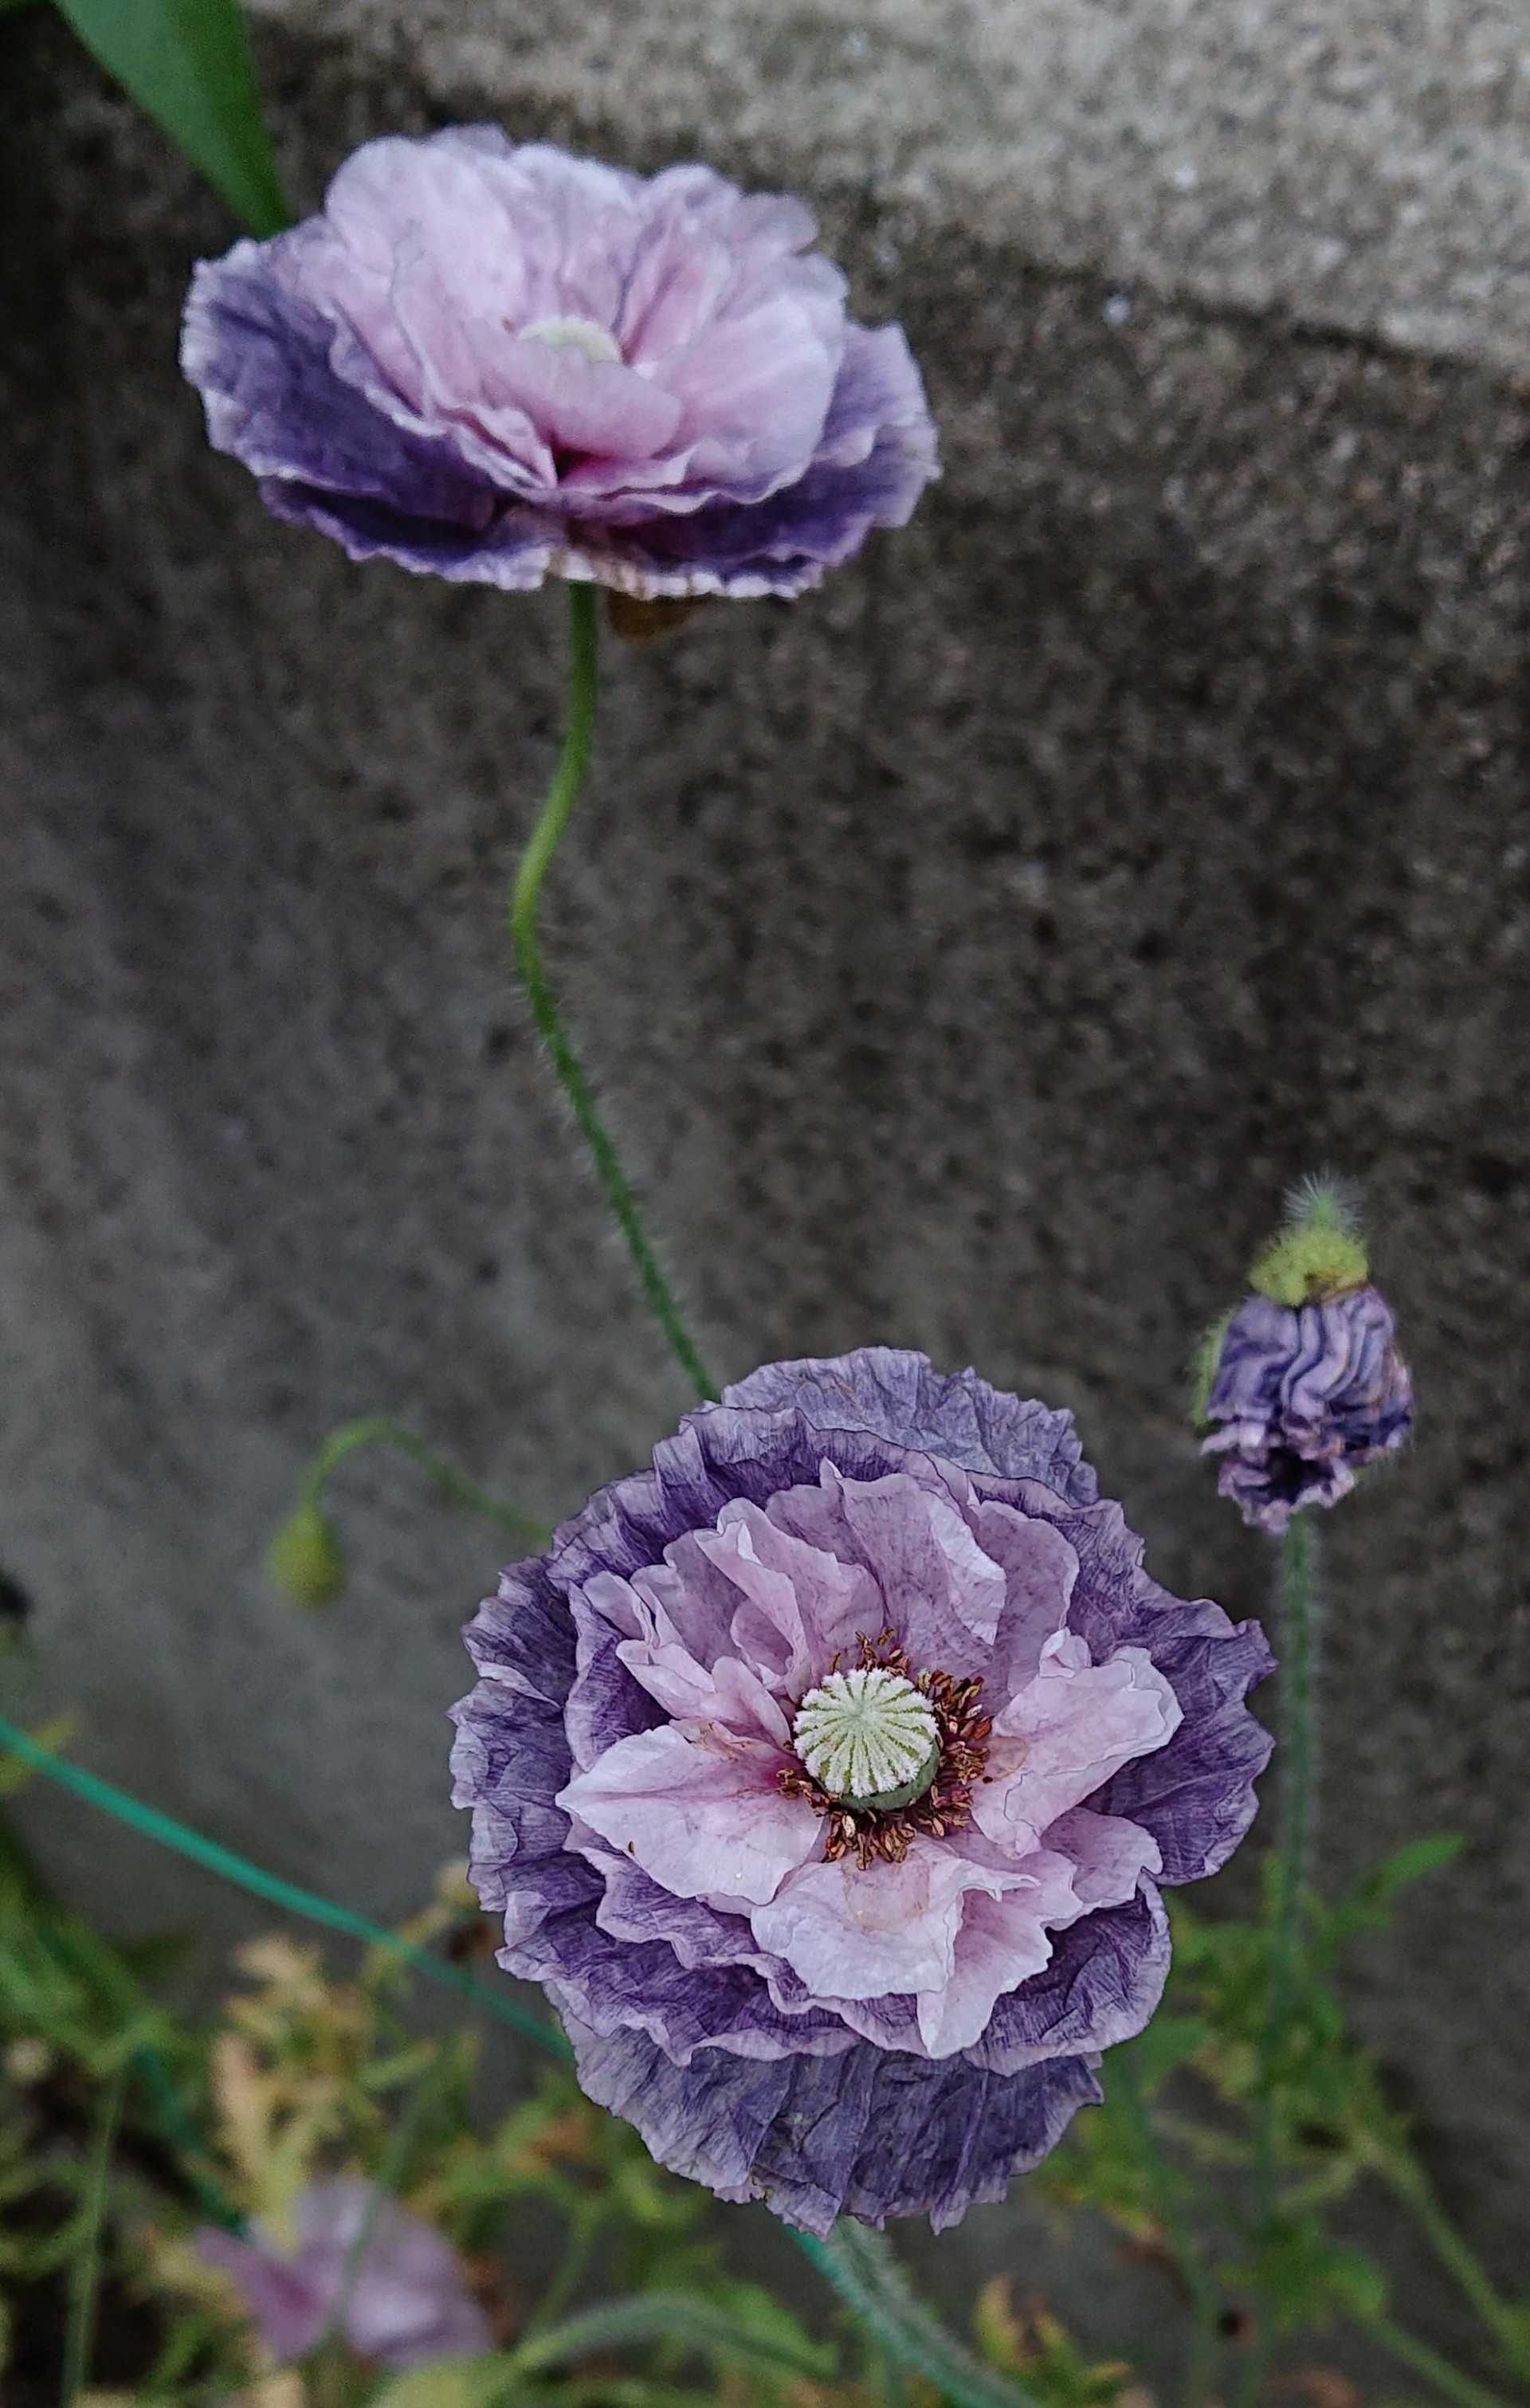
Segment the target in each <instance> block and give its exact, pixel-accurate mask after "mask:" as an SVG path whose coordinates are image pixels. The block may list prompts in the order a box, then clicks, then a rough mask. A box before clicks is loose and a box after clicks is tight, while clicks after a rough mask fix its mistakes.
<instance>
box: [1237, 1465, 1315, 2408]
mask: <svg viewBox="0 0 1530 2408" xmlns="http://www.w3.org/2000/svg"><path fill="white" fill-rule="evenodd" d="M1276 1602H1277V1628H1278V1631H1279V1633H1280V1650H1281V1654H1280V1748H1281V1756H1280V1762H1281V1780H1280V1827H1279V1833H1278V1837H1277V1841H1276V1849H1275V1867H1274V1881H1273V1884H1272V1886H1271V1891H1270V1901H1269V1909H1268V1934H1269V1958H1268V1967H1269V1970H1268V1987H1267V1990H1266V1994H1265V2021H1264V2027H1263V2029H1262V2030H1261V2032H1260V2036H1259V2087H1258V2101H1259V2104H1258V2112H1257V2120H1256V2123H1255V2127H1254V2172H1255V2179H1256V2185H1257V2206H1258V2216H1259V2227H1260V2234H1261V2238H1262V2239H1264V2240H1265V2241H1266V2242H1267V2241H1268V2240H1269V2238H1270V2237H1271V2234H1272V2232H1273V2230H1274V2229H1275V2226H1276V2223H1277V2221H1278V2218H1279V2214H1280V2109H1279V2106H1278V2104H1277V2100H1276V2090H1277V2086H1278V2084H1279V2081H1280V2069H1281V2064H1282V2061H1283V2058H1284V2055H1285V2046H1286V2034H1287V2029H1288V2028H1289V2025H1290V2022H1291V2014H1292V2009H1293V2007H1294V2004H1295V2001H1296V1995H1297V1989H1298V1984H1299V1977H1300V1971H1301V1954H1302V1927H1303V1920H1304V1911H1305V1903H1306V1898H1307V1892H1308V1886H1309V1884H1310V1878H1311V1861H1312V1835H1313V1831H1314V1828H1315V1826H1316V1820H1317V1661H1318V1641H1319V1637H1320V1633H1321V1627H1322V1622H1321V1615H1322V1593H1321V1588H1320V1578H1319V1541H1318V1534H1317V1531H1316V1530H1315V1529H1314V1528H1313V1527H1312V1515H1311V1514H1310V1513H1309V1512H1308V1513H1294V1514H1293V1515H1292V1517H1291V1519H1290V1521H1289V1522H1288V1523H1287V1525H1286V1527H1285V1530H1284V1533H1283V1535H1282V1537H1281V1540H1280V1563H1279V1567H1278V1570H1277V1574H1276ZM1271 2338H1272V2337H1271V2333H1270V2320H1269V2316H1268V2315H1267V2313H1266V2314H1265V2315H1263V2316H1261V2318H1260V2325H1259V2332H1258V2336H1257V2338H1256V2340H1255V2342H1254V2344H1253V2347H1252V2348H1251V2351H1250V2353H1249V2357H1248V2360H1247V2363H1246V2365H1245V2367H1244V2371H1243V2379H1242V2382H1241V2383H1240V2385H1239V2386H1238V2394H1237V2397H1238V2402H1239V2408H1249V2403H1251V2401H1254V2400H1256V2399H1257V2398H1258V2396H1259V2390H1260V2386H1261V2385H1262V2384H1263V2382H1264V2379H1265V2374H1266V2373H1267V2372H1268V2369H1269V2358H1270V2346H1271Z"/></svg>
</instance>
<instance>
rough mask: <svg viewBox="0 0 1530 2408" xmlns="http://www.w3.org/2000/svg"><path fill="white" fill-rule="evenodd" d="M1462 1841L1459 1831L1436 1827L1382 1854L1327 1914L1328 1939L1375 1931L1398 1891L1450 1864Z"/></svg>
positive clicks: (1386, 1919)
mask: <svg viewBox="0 0 1530 2408" xmlns="http://www.w3.org/2000/svg"><path fill="white" fill-rule="evenodd" d="M1465 1846H1466V1839H1465V1837H1464V1836H1463V1834H1462V1833H1461V1832H1459V1831H1437V1832H1435V1833H1434V1834H1433V1835H1432V1836H1431V1837H1430V1838H1428V1839H1426V1840H1410V1841H1409V1842H1408V1845H1407V1846H1406V1847H1402V1848H1398V1849H1396V1850H1395V1851H1394V1854H1393V1855H1392V1856H1387V1857H1386V1858H1384V1860H1383V1861H1382V1862H1381V1863H1380V1864H1379V1865H1378V1866H1377V1868H1376V1871H1374V1872H1372V1873H1367V1874H1366V1878H1365V1880H1364V1881H1363V1882H1359V1883H1357V1884H1356V1885H1355V1887H1354V1888H1353V1889H1352V1890H1351V1891H1350V1893H1349V1895H1348V1897H1346V1898H1343V1899H1340V1900H1339V1902H1338V1904H1337V1906H1336V1907H1335V1908H1334V1909H1333V1910H1332V1912H1331V1914H1329V1915H1328V1916H1327V1918H1326V1922H1327V1928H1328V1936H1329V1938H1330V1940H1331V1941H1332V1940H1347V1939H1348V1938H1349V1937H1350V1936H1351V1933H1354V1932H1357V1931H1377V1930H1380V1928H1382V1927H1383V1926H1384V1925H1385V1924H1387V1923H1389V1922H1390V1921H1391V1919H1392V1909H1393V1905H1394V1901H1395V1899H1397V1897H1398V1896H1399V1894H1400V1893H1401V1892H1402V1891H1403V1890H1405V1889H1408V1888H1409V1887H1410V1886H1411V1885H1412V1884H1413V1883H1414V1882H1416V1881H1423V1878H1424V1876H1425V1874H1427V1873H1437V1872H1440V1871H1443V1870H1444V1868H1445V1867H1446V1866H1447V1865H1453V1864H1454V1862H1455V1860H1456V1858H1457V1856H1460V1854H1461V1852H1462V1850H1463V1849H1464V1848H1465Z"/></svg>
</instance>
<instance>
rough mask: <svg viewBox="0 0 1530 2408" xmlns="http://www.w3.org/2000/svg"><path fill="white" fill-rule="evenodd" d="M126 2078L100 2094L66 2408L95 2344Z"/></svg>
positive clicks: (72, 2311) (74, 2286) (72, 2281)
mask: <svg viewBox="0 0 1530 2408" xmlns="http://www.w3.org/2000/svg"><path fill="white" fill-rule="evenodd" d="M123 2080H124V2075H123V2074H122V2073H119V2074H118V2075H117V2076H116V2077H115V2079H114V2080H113V2081H112V2082H111V2083H110V2084H109V2085H107V2089H106V2091H105V2092H104V2094H103V2096H102V2101H101V2114H100V2116H99V2119H98V2121H97V2123H96V2128H95V2141H94V2143H93V2147H92V2150H91V2161H90V2167H89V2170H88V2172H87V2175H86V2192H85V2231H84V2237H83V2239H82V2241H81V2243H80V2246H79V2256H78V2257H76V2259H75V2261H74V2265H73V2267H72V2268H71V2269H70V2275H69V2320H68V2324H67V2326H66V2328H65V2330H64V2387H63V2391H62V2393H61V2395H60V2398H61V2402H62V2408H75V2401H77V2400H78V2399H79V2395H80V2393H81V2392H82V2391H83V2390H84V2388H85V2384H86V2381H87V2379H88V2377H89V2374H90V2371H91V2358H92V2355H93V2351H94V2348H95V2312H96V2303H97V2301H98V2300H99V2299H100V2296H101V2248H102V2241H103V2236H104V2231H105V2227H106V2219H107V2182H108V2181H109V2179H110V2175H111V2153H112V2149H113V2146H114V2145H115V2143H116V2139H117V2125H118V2119H119V2118H120V2116H121V2114H122V2084H123Z"/></svg>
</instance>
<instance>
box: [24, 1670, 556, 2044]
mask: <svg viewBox="0 0 1530 2408" xmlns="http://www.w3.org/2000/svg"><path fill="white" fill-rule="evenodd" d="M0 1747H6V1748H8V1749H9V1750H10V1752H11V1754H12V1755H13V1756H20V1757H21V1761H22V1763H23V1764H29V1765H30V1766H31V1767H32V1769H33V1770H34V1771H35V1772H41V1773H46V1775H47V1776H48V1778H49V1780H50V1781H56V1782H57V1783H58V1785H59V1786H60V1787H61V1788H62V1789H67V1790H70V1791H72V1792H73V1794H74V1796H75V1797H77V1798H81V1799H84V1801H85V1803H86V1804H87V1805H89V1806H96V1807H99V1808H100V1809H101V1810H102V1811H103V1812H104V1813H107V1814H110V1815H113V1816H114V1817H115V1818H116V1820H117V1821H118V1822H119V1823H125V1824H126V1825H127V1826H128V1828H129V1829H130V1830H134V1831H137V1832H138V1833H140V1834H141V1836H142V1837H143V1838H144V1839H147V1840H154V1841H157V1842H158V1843H159V1844H160V1846H161V1847H164V1848H172V1849H174V1851H175V1853H176V1854H177V1855H178V1856H187V1857H189V1858H190V1860H191V1862H192V1863H193V1864H195V1865H203V1866H205V1867H206V1868H207V1871H209V1872H214V1873H219V1874H221V1875H222V1879H223V1880H224V1881H230V1882H233V1883H235V1884H236V1885H237V1887H238V1888H240V1889H246V1890H249V1891H250V1895H251V1896H252V1897H254V1898H263V1899H266V1900H267V1901H268V1903H269V1904H271V1905H272V1906H279V1907H283V1908H285V1910H286V1911H287V1913H288V1914H298V1915H301V1916H303V1918H304V1920H305V1921H306V1922H308V1923H318V1924H322V1925H323V1926H324V1928H325V1929H326V1930H330V1931H340V1932H343V1933H344V1934H345V1935H346V1937H347V1938H348V1939H350V1940H363V1941H365V1942H366V1944H367V1945H368V1947H372V1948H382V1949H386V1950H387V1951H389V1952H390V1954H392V1955H393V1956H394V1957H402V1958H403V1960H404V1962H405V1963H406V1964H408V1965H412V1966H413V1967H414V1969H415V1971H417V1972H419V1973H423V1974H424V1975H425V1976H426V1977H427V1979H428V1980H430V1981H432V1982H438V1983H439V1984H440V1985H441V1986H442V1987H443V1988H444V1989H449V1990H456V1991H458V1992H460V1993H461V1994H462V1995H464V1996H465V1997H466V1998H469V1999H472V2000H476V2001H477V2003H478V2004H479V2006H481V2007H483V2008H485V2009H487V2011H488V2013H489V2014H493V2015H495V2016H497V2018H498V2019H499V2021H500V2022H501V2023H503V2024H508V2025H509V2026H510V2028H511V2029H512V2030H515V2031H518V2032H521V2033H522V2034H523V2035H524V2037H525V2038H526V2039H528V2040H532V2041H535V2042H536V2044H537V2046H538V2047H539V2048H544V2049H546V2050H547V2051H548V2052H549V2054H550V2055H551V2056H553V2057H565V2058H566V2057H569V2056H570V2055H571V2054H572V2051H571V2050H570V2049H569V2046H568V2043H567V2042H566V2041H565V2039H564V2037H563V2034H562V2033H561V2032H559V2031H556V2030H554V2028H553V2027H552V2026H551V2024H549V2023H544V2022H543V2021H542V2019H541V2018H540V2017H539V2016H537V2015H529V2014H526V2012H525V2010H524V2008H523V2007H518V2006H517V2005H516V2003H515V2001H514V2000H513V1999H507V1998H503V1997H502V1996H501V1995H500V1993H499V1991H498V1990H497V1989H490V1988H489V1987H488V1986H487V1985H486V1984H484V1983H482V1982H478V1981H475V1980H474V1978H473V1976H472V1974H471V1973H469V1972H466V1971H464V1969H463V1968H462V1967H461V1966H460V1965H453V1964H451V1963H450V1960H449V1959H448V1958H447V1957H439V1956H437V1955H436V1951H435V1949H434V1948H422V1947H421V1946H420V1945H419V1944H418V1942H415V1941H412V1940H402V1939H400V1937H399V1935H398V1933H397V1932H396V1931H389V1930H388V1929H387V1928H385V1927H384V1926H383V1925H382V1924H380V1923H373V1922H372V1921H371V1920H370V1919H369V1918H368V1917H367V1916H366V1915H365V1914H357V1913H356V1912H355V1910H354V1908H352V1907H349V1906H341V1905H339V1904H337V1902H336V1900H335V1899H328V1898H322V1897H320V1896H319V1894H318V1892H317V1891H315V1890H311V1889H299V1888H298V1886H297V1885H296V1883H295V1882H288V1881H283V1880H281V1879H280V1877H279V1875H278V1874H276V1873H268V1872H266V1871H264V1870H263V1869H262V1867H261V1866H259V1865H252V1864H251V1863H250V1861H249V1859H248V1858H247V1857H245V1856H236V1855H235V1853H234V1851H233V1849H232V1848H224V1847H222V1846H220V1844H219V1842H217V1841H216V1840H207V1839H204V1837H203V1835H202V1833H201V1832H200V1831H193V1829H192V1828H191V1827H190V1825H189V1824H186V1823H178V1822H177V1821H176V1819H175V1817H174V1816H173V1815H171V1814H162V1813H161V1812H160V1810H159V1808H158V1807H157V1806H146V1805H145V1804H144V1803H143V1801H142V1799H138V1798H133V1797H130V1796H129V1794H128V1792H127V1791H126V1790H125V1789H118V1788H117V1787H116V1786H115V1785H113V1784H112V1783H111V1782H109V1781H103V1780H102V1779H101V1776H100V1774H99V1773H95V1772H87V1771H86V1770H85V1768H84V1766H83V1765H79V1764H71V1763H69V1761H68V1760H67V1758H66V1757H64V1756H55V1755H54V1753H53V1751H52V1749H51V1748H50V1747H44V1746H43V1745H42V1744H41V1742H39V1741H37V1740H35V1739H32V1738H30V1737H29V1736H28V1734H27V1733H26V1732H25V1731H24V1730H20V1729H18V1728H17V1727H16V1725H15V1724H14V1723H10V1722H7V1721H6V1720H5V1719H4V1717H3V1716H0Z"/></svg>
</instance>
